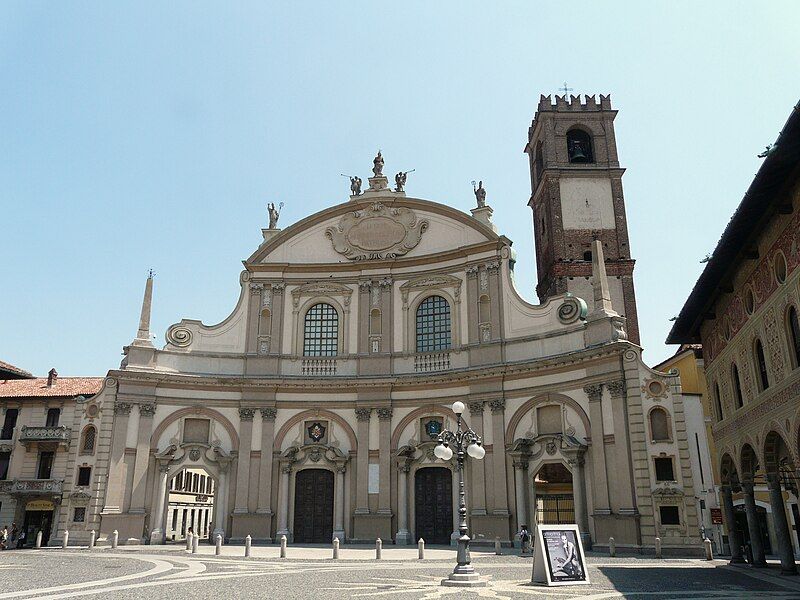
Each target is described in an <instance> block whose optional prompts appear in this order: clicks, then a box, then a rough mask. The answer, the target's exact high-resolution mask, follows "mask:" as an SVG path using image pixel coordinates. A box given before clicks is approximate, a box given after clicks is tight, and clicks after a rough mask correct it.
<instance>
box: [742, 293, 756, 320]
mask: <svg viewBox="0 0 800 600" xmlns="http://www.w3.org/2000/svg"><path fill="white" fill-rule="evenodd" d="M755 308H756V298H755V296H753V290H752V289H750V288H747V289H746V290H745V291H744V309H745V310H746V311H747V314H748V315H752V314H753V311H754V310H755Z"/></svg>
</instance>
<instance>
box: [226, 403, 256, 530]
mask: <svg viewBox="0 0 800 600" xmlns="http://www.w3.org/2000/svg"><path fill="white" fill-rule="evenodd" d="M255 413H256V409H255V408H240V409H239V458H238V460H237V466H236V499H235V501H234V508H233V521H232V527H231V537H232V539H234V540H237V541H238V540H240V539H241V540H244V538H245V536H247V535H251V534H252V532H251V529H252V521H253V519H251V518H249V514H250V511H249V509H248V505H247V504H248V498H249V496H250V480H251V474H250V452H251V447H252V444H253V417H254V416H255Z"/></svg>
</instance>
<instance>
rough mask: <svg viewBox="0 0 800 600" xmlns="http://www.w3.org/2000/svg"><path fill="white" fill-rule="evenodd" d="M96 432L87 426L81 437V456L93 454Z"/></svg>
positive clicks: (90, 426)
mask: <svg viewBox="0 0 800 600" xmlns="http://www.w3.org/2000/svg"><path fill="white" fill-rule="evenodd" d="M96 438H97V430H96V429H95V428H94V427H93V426H92V425H87V426H86V428H84V430H83V435H82V436H81V454H94V444H95V440H96Z"/></svg>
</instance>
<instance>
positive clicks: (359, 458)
mask: <svg viewBox="0 0 800 600" xmlns="http://www.w3.org/2000/svg"><path fill="white" fill-rule="evenodd" d="M371 415H372V409H371V408H357V409H356V419H357V420H358V427H357V429H358V432H357V435H358V452H357V454H356V510H355V514H357V515H368V514H369V487H368V484H369V420H370V416H371ZM287 502H288V498H287Z"/></svg>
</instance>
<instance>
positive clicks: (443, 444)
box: [433, 402, 486, 587]
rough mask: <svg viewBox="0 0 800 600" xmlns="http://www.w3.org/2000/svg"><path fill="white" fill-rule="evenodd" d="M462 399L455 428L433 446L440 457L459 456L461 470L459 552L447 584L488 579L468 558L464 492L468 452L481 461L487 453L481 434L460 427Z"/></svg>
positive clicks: (470, 583)
mask: <svg viewBox="0 0 800 600" xmlns="http://www.w3.org/2000/svg"><path fill="white" fill-rule="evenodd" d="M465 408H466V407H465V406H464V403H463V402H454V403H453V412H454V413H455V414H456V430H455V431H450V430H448V429H445V430H443V431H442V432H441V433H440V434H439V437H438V442H439V443H438V445H437V446H436V448H434V451H433V452H434V454H435V455H436V457H437V458H440V459H441V460H450V459H451V458H453V452H455V455H456V469H457V470H458V532H459V534H460V535H459V536H458V554H457V558H456V560H457V564H456V567H455V569H453V572H452V573H451V574H450V577H449V578H447V579H445V580H443V581H442V585H448V586H467V587H478V586H485V585H486V580H484V579H481V578H480V576H479V575H478V573H476V572H475V569H474V568H473V566H472V565H471V564H470V557H469V532H468V529H467V504H466V500H465V494H464V459H465V458H466V454H469V455H470V457H472V458H474V459H477V460H481V459H482V458H483V457H484V456H485V455H486V450H484V448H483V442H482V441H481V438H480V436H479V435H478V434H477V433H475V432H474V431H472V429H469V428H467V429H466V430H462V428H461V414H462V413H463V412H464V409H465Z"/></svg>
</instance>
